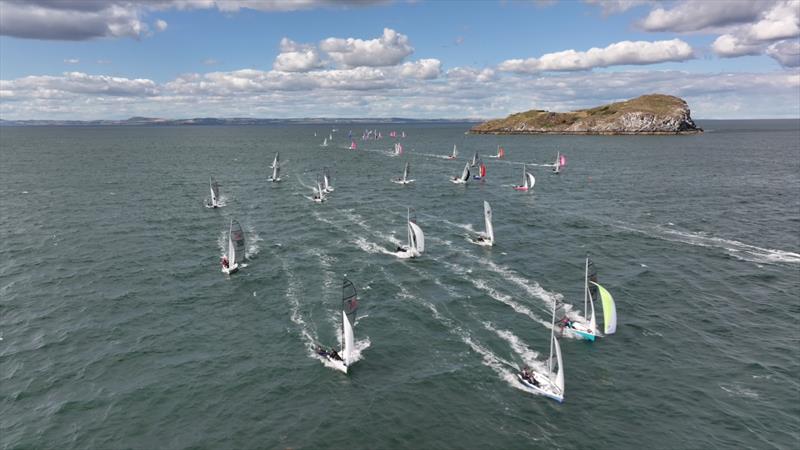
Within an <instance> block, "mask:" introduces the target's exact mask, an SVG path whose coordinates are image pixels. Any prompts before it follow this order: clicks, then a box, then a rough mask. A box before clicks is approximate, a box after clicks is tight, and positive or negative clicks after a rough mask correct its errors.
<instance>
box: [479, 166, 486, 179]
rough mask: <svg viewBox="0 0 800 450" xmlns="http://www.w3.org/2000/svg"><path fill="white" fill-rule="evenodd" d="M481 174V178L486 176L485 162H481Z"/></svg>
mask: <svg viewBox="0 0 800 450" xmlns="http://www.w3.org/2000/svg"><path fill="white" fill-rule="evenodd" d="M480 176H481V179H483V178H486V164H484V163H483V162H481V169H480Z"/></svg>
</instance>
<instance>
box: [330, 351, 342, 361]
mask: <svg viewBox="0 0 800 450" xmlns="http://www.w3.org/2000/svg"><path fill="white" fill-rule="evenodd" d="M328 357H330V358H331V359H337V360H339V361H341V360H342V357H341V356H339V352H337V351H336V350H335V349H331V351H329V352H328Z"/></svg>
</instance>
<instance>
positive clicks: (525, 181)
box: [514, 164, 536, 191]
mask: <svg viewBox="0 0 800 450" xmlns="http://www.w3.org/2000/svg"><path fill="white" fill-rule="evenodd" d="M535 184H536V178H534V177H533V174H532V173H530V172H528V170H527V169H526V168H525V164H523V165H522V184H521V185H519V186H514V189H516V190H518V191H528V190H533V185H535Z"/></svg>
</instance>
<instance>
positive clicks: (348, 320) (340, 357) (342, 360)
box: [317, 277, 359, 373]
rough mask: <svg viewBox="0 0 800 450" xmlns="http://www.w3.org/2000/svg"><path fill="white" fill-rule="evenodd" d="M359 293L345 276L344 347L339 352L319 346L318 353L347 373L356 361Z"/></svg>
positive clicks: (343, 284) (343, 297)
mask: <svg viewBox="0 0 800 450" xmlns="http://www.w3.org/2000/svg"><path fill="white" fill-rule="evenodd" d="M358 306H359V305H358V295H357V293H356V287H355V285H354V284H353V283H352V282H351V281H350V280H348V279H347V277H344V279H343V281H342V329H341V336H340V338H341V342H342V349H341V351H339V352H337V351H335V350H330V351H327V350H324V349H323V348H321V347H319V348H318V349H317V354H319V355H320V356H322V357H323V358H326V359H327V360H328V361H330V363H331V364H332V365H333V367H335V368H336V370H339V371H342V372H344V373H347V370H348V368H349V367H350V365H352V364H353V363H354V362H355V356H356V355H355V346H356V339H355V332H354V328H355V326H356V312H357V311H358Z"/></svg>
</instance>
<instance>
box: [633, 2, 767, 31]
mask: <svg viewBox="0 0 800 450" xmlns="http://www.w3.org/2000/svg"><path fill="white" fill-rule="evenodd" d="M772 3H773V0H713V1H712V0H709V1H694V0H683V1H680V2H678V3H677V4H676V6H675V7H673V8H672V9H664V8H656V9H654V10H652V11H650V14H648V15H647V17H645V18H644V20H642V21H641V22H640V23H639V25H640V26H641V27H642V28H643V29H644V30H646V31H674V32H697V31H713V30H716V29H719V28H721V27H726V26H730V25H736V24H742V23H748V22H753V21H755V20H757V19H758V18H759V17H760V16H761V14H762V13H763V12H764V9H765V8H766V7H768V6H771V5H772Z"/></svg>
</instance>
